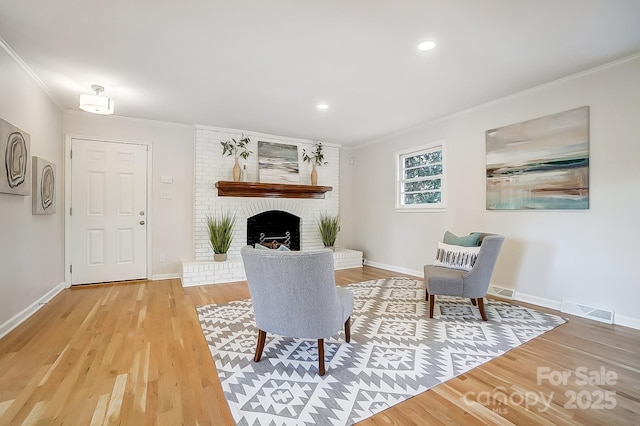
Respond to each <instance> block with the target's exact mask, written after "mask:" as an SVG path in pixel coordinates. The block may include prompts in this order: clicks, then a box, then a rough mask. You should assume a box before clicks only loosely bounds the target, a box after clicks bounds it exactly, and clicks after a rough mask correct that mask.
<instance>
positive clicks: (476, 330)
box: [197, 278, 565, 425]
mask: <svg viewBox="0 0 640 426" xmlns="http://www.w3.org/2000/svg"><path fill="white" fill-rule="evenodd" d="M347 287H348V288H349V289H351V291H353V293H354V296H355V303H354V310H353V315H352V316H351V343H346V342H345V340H344V330H342V331H341V332H339V333H338V334H336V335H335V336H333V337H331V338H329V339H325V365H326V371H327V372H326V373H325V375H324V376H322V377H321V376H318V368H317V367H318V354H317V345H316V340H304V339H293V338H288V337H283V336H276V335H273V334H269V333H267V341H266V345H265V347H264V352H263V354H262V359H261V360H260V362H257V363H256V362H253V354H254V351H255V347H256V339H257V329H256V328H255V321H254V318H253V308H252V305H251V301H250V300H242V301H235V302H230V303H226V304H222V305H207V306H201V307H198V308H197V312H198V317H199V320H200V325H201V327H202V332H203V333H204V336H205V338H206V341H207V344H208V345H209V350H210V352H211V355H212V357H213V359H214V361H215V365H216V369H217V370H218V375H219V377H220V382H221V383H222V389H223V391H224V394H225V397H226V399H227V402H228V404H229V407H230V409H231V413H232V415H233V418H234V419H235V421H236V423H237V424H239V425H350V424H353V423H355V422H358V421H361V420H364V419H366V418H367V417H370V416H372V415H374V414H376V413H379V412H380V411H383V410H385V409H387V408H389V407H391V406H392V405H395V404H398V403H400V402H402V401H405V400H406V399H408V398H411V397H412V396H415V395H417V394H419V393H422V392H424V391H426V390H428V389H430V388H432V387H433V386H436V385H438V384H440V383H442V382H445V381H447V380H449V379H451V378H453V377H456V376H458V375H460V374H463V373H465V372H467V371H469V370H470V369H472V368H474V367H477V366H479V365H481V364H483V363H485V362H487V361H489V360H491V359H493V358H495V357H498V356H500V355H502V354H504V353H505V352H507V351H509V350H511V349H513V348H515V347H517V346H519V345H521V344H522V343H524V342H527V341H528V340H531V339H533V338H535V337H537V336H539V335H541V334H543V333H544V332H546V331H548V330H551V329H553V328H554V327H557V326H558V325H560V324H562V323H564V322H565V321H564V320H563V319H562V318H560V317H558V316H555V315H550V314H546V313H542V312H538V311H535V310H532V309H528V308H525V307H521V306H516V305H512V304H509V303H505V302H501V301H496V300H488V301H487V302H488V303H486V304H485V310H486V313H487V317H488V319H489V321H486V322H485V321H482V319H481V318H480V314H479V312H478V309H477V307H475V306H472V305H471V302H470V300H469V299H462V298H452V297H444V296H438V298H437V301H436V310H435V312H434V318H433V319H429V307H428V305H427V302H426V301H425V285H424V282H422V281H416V280H411V279H407V278H389V279H380V280H372V281H366V282H362V283H356V284H351V285H349V286H347Z"/></svg>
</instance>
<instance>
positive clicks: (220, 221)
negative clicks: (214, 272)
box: [206, 212, 236, 260]
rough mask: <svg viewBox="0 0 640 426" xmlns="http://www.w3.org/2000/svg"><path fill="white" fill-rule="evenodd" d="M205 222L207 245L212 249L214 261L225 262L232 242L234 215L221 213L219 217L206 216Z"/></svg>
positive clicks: (234, 223)
mask: <svg viewBox="0 0 640 426" xmlns="http://www.w3.org/2000/svg"><path fill="white" fill-rule="evenodd" d="M206 222H207V229H208V230H209V244H210V245H211V249H213V257H214V260H226V258H227V252H228V251H229V247H231V241H232V240H233V229H234V227H235V225H236V215H235V214H233V215H232V214H231V213H229V212H222V213H221V214H220V216H219V217H211V216H209V215H207V219H206Z"/></svg>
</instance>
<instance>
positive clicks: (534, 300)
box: [514, 291, 562, 311]
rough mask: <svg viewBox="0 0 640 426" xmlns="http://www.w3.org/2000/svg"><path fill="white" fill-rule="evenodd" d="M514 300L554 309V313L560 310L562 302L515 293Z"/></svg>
mask: <svg viewBox="0 0 640 426" xmlns="http://www.w3.org/2000/svg"><path fill="white" fill-rule="evenodd" d="M514 300H517V301H520V302H525V303H531V304H533V305H537V306H542V307H543V308H549V309H554V310H556V311H559V310H560V306H562V302H561V301H559V300H553V299H546V298H544V297H538V296H533V295H531V294H525V293H520V292H519V291H517V292H516V294H515V298H514Z"/></svg>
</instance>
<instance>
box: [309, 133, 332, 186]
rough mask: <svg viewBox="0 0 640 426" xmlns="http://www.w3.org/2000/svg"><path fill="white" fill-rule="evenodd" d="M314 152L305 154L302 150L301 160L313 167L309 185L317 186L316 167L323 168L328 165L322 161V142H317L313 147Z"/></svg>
mask: <svg viewBox="0 0 640 426" xmlns="http://www.w3.org/2000/svg"><path fill="white" fill-rule="evenodd" d="M313 146H314V148H315V150H314V151H311V152H307V150H306V149H303V150H302V160H303V161H305V162H307V163H311V164H312V165H313V169H312V170H311V185H314V186H315V185H317V184H318V171H317V170H316V166H320V167H322V166H324V165H326V164H329V163H328V162H327V161H324V148H323V147H322V142H318V143H317V144H314V145H313Z"/></svg>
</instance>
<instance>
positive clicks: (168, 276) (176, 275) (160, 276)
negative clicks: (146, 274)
mask: <svg viewBox="0 0 640 426" xmlns="http://www.w3.org/2000/svg"><path fill="white" fill-rule="evenodd" d="M176 278H181V276H180V273H179V272H178V273H174V274H156V275H152V276H151V279H150V280H151V281H160V280H174V279H176Z"/></svg>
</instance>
